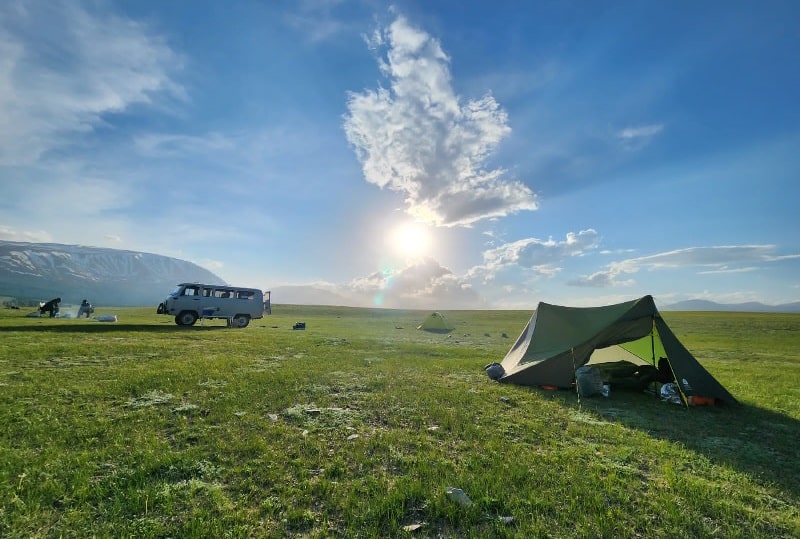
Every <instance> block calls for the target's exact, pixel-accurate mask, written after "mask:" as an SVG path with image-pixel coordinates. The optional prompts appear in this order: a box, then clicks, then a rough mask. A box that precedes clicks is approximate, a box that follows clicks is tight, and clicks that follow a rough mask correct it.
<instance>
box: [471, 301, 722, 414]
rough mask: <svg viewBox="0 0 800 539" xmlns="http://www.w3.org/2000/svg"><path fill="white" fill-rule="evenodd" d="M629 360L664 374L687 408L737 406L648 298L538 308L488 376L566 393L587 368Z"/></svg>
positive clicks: (549, 305) (488, 368) (541, 306)
mask: <svg viewBox="0 0 800 539" xmlns="http://www.w3.org/2000/svg"><path fill="white" fill-rule="evenodd" d="M631 359H633V360H634V361H637V362H638V363H640V364H642V365H650V366H651V368H653V370H654V372H655V371H657V372H658V373H660V374H664V373H666V375H668V376H669V378H670V379H672V380H674V381H675V383H676V384H677V386H678V388H679V390H680V393H681V397H682V399H683V400H684V402H686V403H689V402H691V401H692V399H695V400H697V401H701V400H705V399H713V402H724V403H731V404H732V403H736V399H735V398H734V397H733V396H732V395H731V394H730V393H729V392H728V391H727V390H726V389H725V388H724V387H723V386H722V385H721V384H720V383H719V382H718V381H717V380H716V379H715V378H714V377H713V376H712V375H711V374H710V373H709V372H708V371H706V369H705V368H703V366H702V365H700V363H699V362H698V361H697V359H696V358H695V357H694V356H693V355H692V353H691V352H689V351H688V350H687V349H686V348H685V347H684V346H683V344H681V342H680V341H679V340H678V338H677V337H676V336H675V334H674V333H672V330H670V328H669V327H668V326H667V324H666V322H665V321H664V319H663V318H662V317H661V314H660V313H659V312H658V309H657V308H656V305H655V302H654V301H653V297H652V296H644V297H642V298H639V299H637V300H633V301H628V302H625V303H618V304H615V305H607V306H603V307H585V308H581V307H564V306H560V305H551V304H548V303H543V302H542V303H539V305H538V306H537V307H536V310H535V311H534V313H533V316H532V317H531V319H530V321H529V322H528V324H527V325H526V326H525V329H524V330H523V331H522V334H521V335H520V336H519V338H518V339H517V341H516V342H515V343H514V346H512V347H511V349H510V350H509V351H508V353H507V354H506V356H505V358H503V360H502V362H500V363H499V365H498V364H493V365H492V366H491V367H492V369H491V370H490V366H487V373H488V374H489V376H490V377H492V378H493V379H495V380H497V381H499V382H507V383H512V384H520V385H531V386H552V387H560V388H569V387H572V384H573V383H574V381H575V373H576V371H577V369H578V368H580V367H582V366H583V365H586V364H587V363H590V362H591V364H598V367H601V366H602V365H603V363H602V362H611V361H614V360H625V361H630V360H631ZM607 364H610V363H607ZM612 385H613V384H612Z"/></svg>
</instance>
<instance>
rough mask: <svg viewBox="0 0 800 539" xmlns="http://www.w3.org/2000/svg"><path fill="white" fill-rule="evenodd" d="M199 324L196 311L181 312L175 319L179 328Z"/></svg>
mask: <svg viewBox="0 0 800 539" xmlns="http://www.w3.org/2000/svg"><path fill="white" fill-rule="evenodd" d="M195 322H197V313H196V312H194V311H181V312H179V313H178V316H176V317H175V323H176V324H178V325H179V326H193V325H194V323H195Z"/></svg>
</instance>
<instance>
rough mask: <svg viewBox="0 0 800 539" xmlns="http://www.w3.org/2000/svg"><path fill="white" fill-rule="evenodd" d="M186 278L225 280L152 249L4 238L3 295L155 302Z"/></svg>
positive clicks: (0, 261)
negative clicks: (9, 239) (29, 241)
mask: <svg viewBox="0 0 800 539" xmlns="http://www.w3.org/2000/svg"><path fill="white" fill-rule="evenodd" d="M184 281H199V282H212V283H223V282H224V281H223V280H222V279H221V278H220V277H218V276H217V275H215V274H213V273H212V272H210V271H208V270H206V269H204V268H201V267H200V266H198V265H196V264H194V263H192V262H187V261H185V260H180V259H177V258H171V257H166V256H161V255H156V254H151V253H142V252H136V251H126V250H118V249H107V248H100V247H88V246H83V245H62V244H54V243H21V242H10V241H0V295H8V296H14V297H24V298H47V299H49V298H50V297H51V296H52V297H61V298H63V299H64V301H80V299H81V298H83V297H87V298H94V299H93V300H92V301H97V302H105V303H107V304H113V305H149V304H151V303H153V302H156V304H157V303H158V301H160V300H161V299H163V297H164V296H165V295H166V294H167V293H168V292H169V291H170V290H171V289H172V288H173V287H174V286H175V284H177V283H179V282H184Z"/></svg>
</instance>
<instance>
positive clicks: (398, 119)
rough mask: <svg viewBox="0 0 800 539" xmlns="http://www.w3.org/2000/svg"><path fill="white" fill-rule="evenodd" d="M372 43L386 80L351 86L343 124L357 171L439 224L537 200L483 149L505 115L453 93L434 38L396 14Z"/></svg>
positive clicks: (496, 136) (487, 99) (531, 205)
mask: <svg viewBox="0 0 800 539" xmlns="http://www.w3.org/2000/svg"><path fill="white" fill-rule="evenodd" d="M372 43H373V44H374V45H375V46H376V47H381V48H385V49H386V56H385V57H384V58H382V59H381V61H380V67H381V71H382V73H383V74H384V75H385V76H386V78H387V80H388V83H389V85H388V88H384V87H380V88H378V89H376V90H365V91H363V92H362V93H351V94H350V96H349V101H348V114H347V115H346V117H345V123H344V129H345V132H346V135H347V138H348V140H349V142H350V143H351V144H352V145H353V147H354V148H355V151H356V154H357V156H358V158H359V160H360V162H361V165H362V169H363V173H364V178H365V179H366V180H367V181H368V182H370V183H373V184H375V185H377V186H379V187H382V188H383V187H385V188H388V189H391V190H394V191H398V192H401V193H403V194H404V195H405V203H406V205H407V207H406V211H407V212H408V213H409V214H410V215H413V216H414V217H416V218H418V219H422V220H424V221H427V222H430V223H434V224H436V225H440V226H455V225H469V224H471V223H474V222H477V221H480V220H482V219H487V218H492V217H502V216H505V215H508V214H510V213H513V212H517V211H520V210H534V209H536V208H537V200H536V196H535V194H534V193H533V192H532V191H531V190H530V189H529V188H528V187H527V186H526V185H525V184H523V183H522V182H520V181H519V180H515V179H507V178H505V175H506V171H505V170H503V169H493V170H487V169H486V168H485V167H484V164H485V162H486V159H487V157H488V156H489V155H490V153H491V152H492V151H493V150H494V149H495V148H496V147H497V145H498V144H499V143H500V141H501V140H502V139H503V138H504V137H505V136H507V135H508V133H509V132H510V128H509V127H508V118H507V115H506V113H505V111H503V110H502V109H501V108H500V106H499V105H498V103H497V102H496V101H495V99H494V98H493V97H492V96H491V95H490V94H487V95H485V96H483V97H482V98H480V99H476V100H470V101H467V102H466V103H463V104H462V102H461V99H460V98H459V97H458V96H457V95H456V94H455V92H454V90H453V88H452V85H451V78H450V71H449V61H450V60H449V58H448V56H447V55H446V54H445V52H444V51H443V50H442V48H441V46H440V44H439V42H438V41H437V40H436V39H434V38H432V37H431V36H430V35H428V34H426V33H425V32H423V31H421V30H418V29H416V28H413V27H412V26H410V25H409V23H408V22H407V21H406V19H405V18H403V17H398V18H397V19H396V20H395V21H394V22H393V23H392V24H391V25H390V26H389V28H388V29H386V30H385V31H384V32H378V33H376V35H375V36H374V37H373V40H372Z"/></svg>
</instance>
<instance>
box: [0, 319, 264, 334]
mask: <svg viewBox="0 0 800 539" xmlns="http://www.w3.org/2000/svg"><path fill="white" fill-rule="evenodd" d="M252 327H254V326H253V325H252V324H251V325H250V327H248V328H229V327H227V326H222V325H211V324H209V325H200V324H195V325H194V326H178V325H176V324H175V323H174V322H172V321H170V322H162V323H160V324H125V323H122V322H92V321H87V322H80V323H74V322H73V323H70V322H65V323H60V322H59V323H55V324H52V323H48V324H41V325H35V326H30V325H25V326H2V327H0V333H12V332H14V333H16V332H20V333H28V332H30V333H127V332H139V331H141V332H145V333H174V332H176V331H179V332H182V331H219V330H225V331H237V330H238V331H247V330H248V329H250V328H252Z"/></svg>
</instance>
